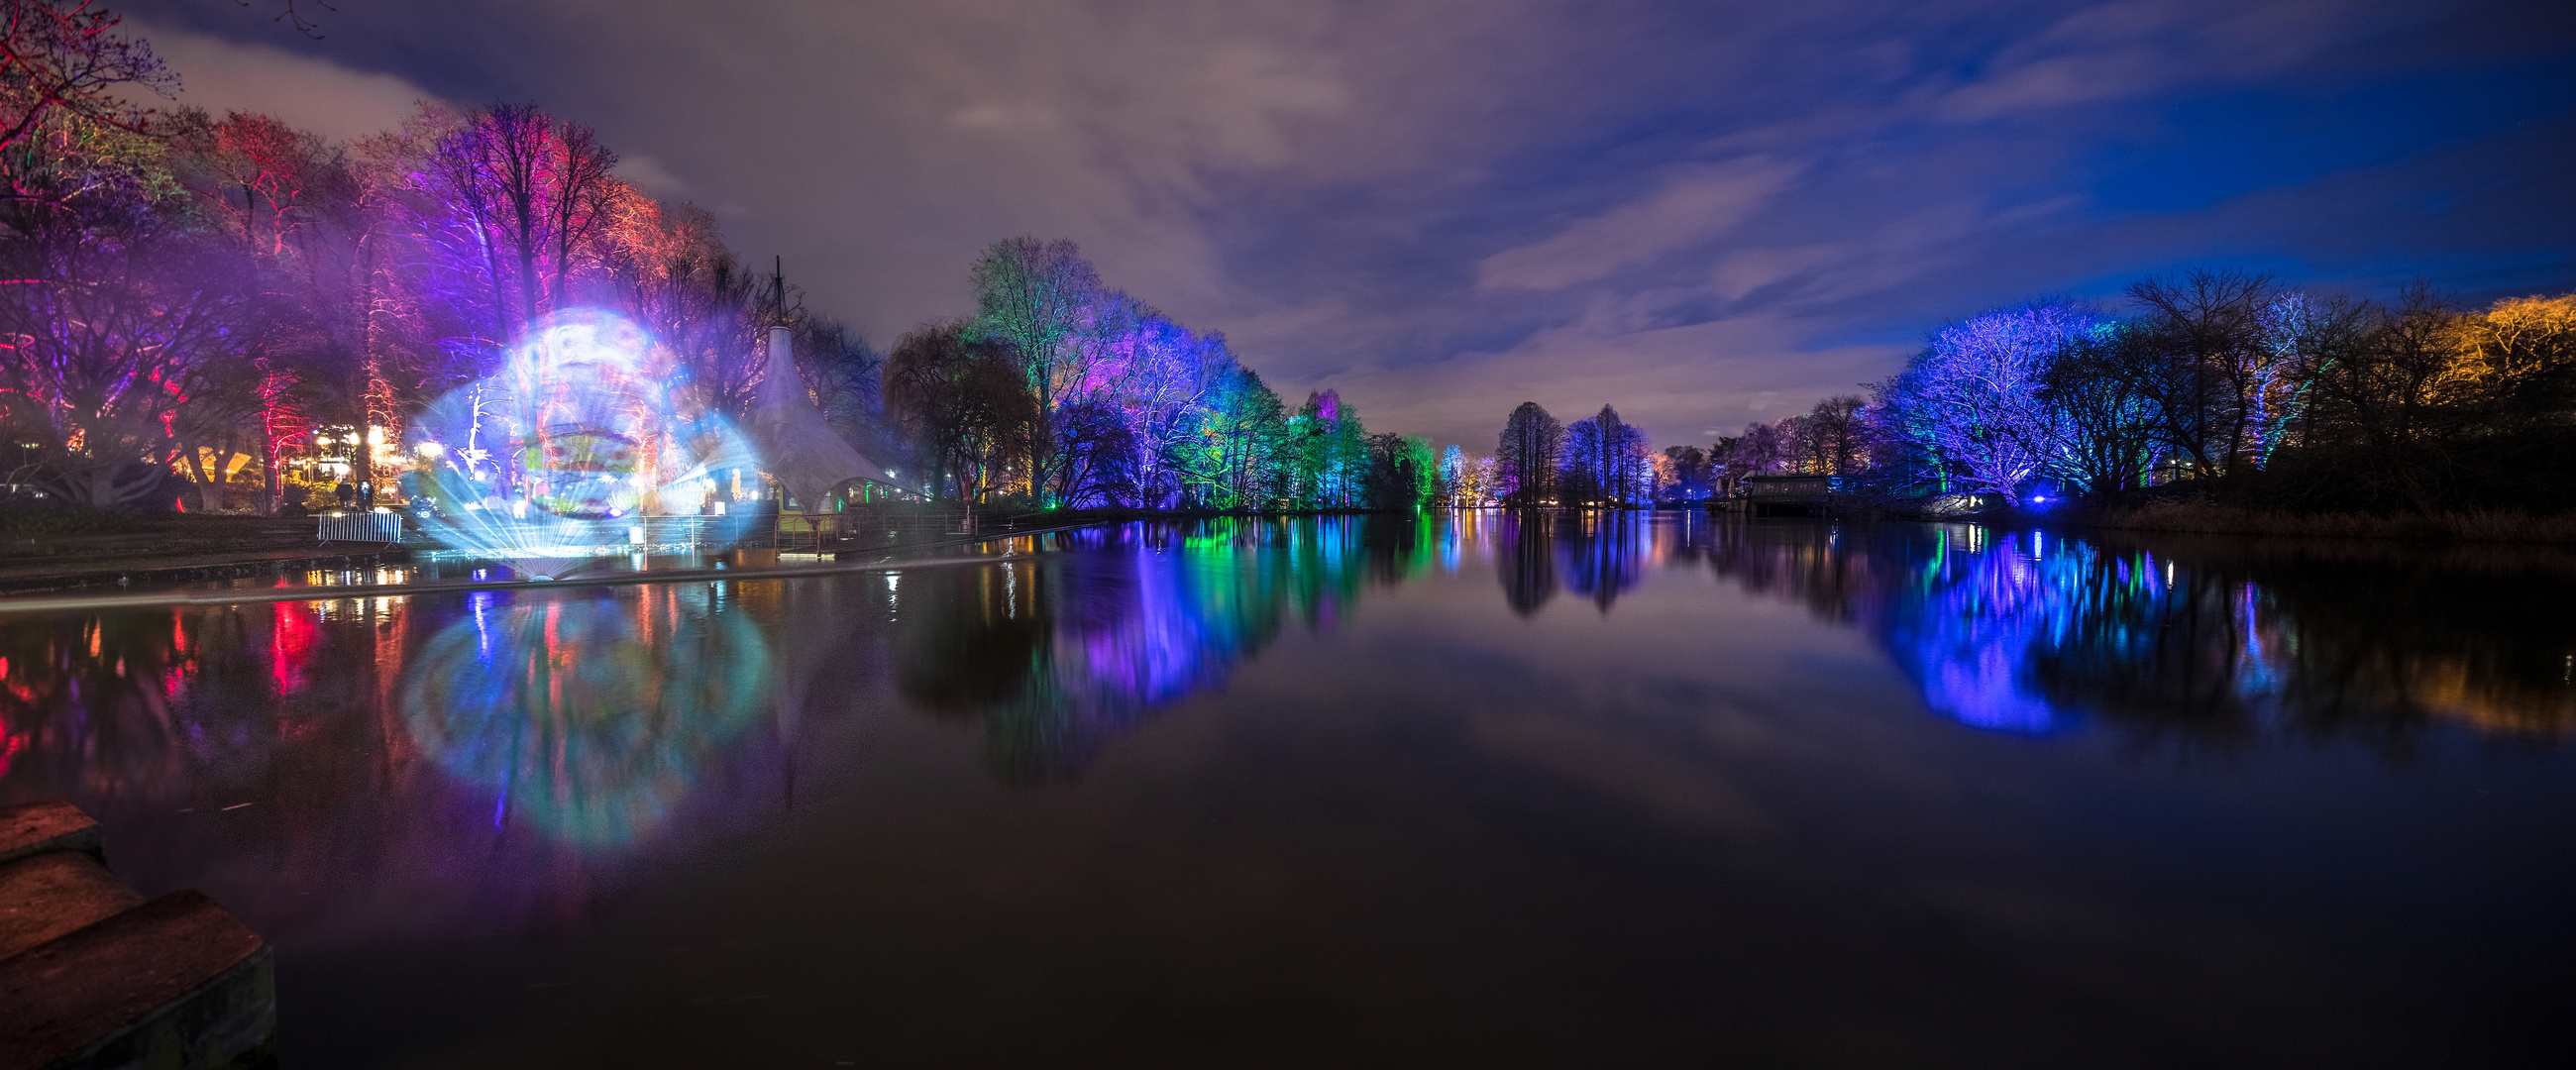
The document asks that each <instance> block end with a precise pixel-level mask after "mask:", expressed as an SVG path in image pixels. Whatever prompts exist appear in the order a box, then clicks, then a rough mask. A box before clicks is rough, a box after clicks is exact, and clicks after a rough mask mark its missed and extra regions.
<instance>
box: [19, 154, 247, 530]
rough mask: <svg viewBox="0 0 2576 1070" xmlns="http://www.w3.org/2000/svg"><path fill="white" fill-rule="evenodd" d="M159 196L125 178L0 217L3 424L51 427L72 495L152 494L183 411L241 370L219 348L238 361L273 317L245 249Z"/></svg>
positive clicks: (119, 499)
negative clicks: (201, 227)
mask: <svg viewBox="0 0 2576 1070" xmlns="http://www.w3.org/2000/svg"><path fill="white" fill-rule="evenodd" d="M165 200H166V197H165V198H154V197H152V196H151V195H150V191H149V190H146V189H142V188H133V187H129V188H126V189H123V190H121V191H118V192H116V193H114V194H110V193H108V192H106V191H93V194H92V195H89V196H84V197H81V198H78V199H75V200H73V201H69V202H64V203H61V204H43V203H35V202H25V201H21V202H15V203H13V204H12V205H10V206H9V208H8V209H7V211H6V212H5V213H0V214H4V215H5V222H6V240H5V241H0V265H5V266H0V270H5V271H6V272H7V277H9V278H11V279H15V280H19V281H17V282H15V283H13V284H12V285H10V286H8V287H6V293H5V299H0V337H7V338H9V339H10V343H11V344H10V348H9V351H8V353H9V360H8V365H7V377H8V378H7V381H6V383H5V393H0V399H5V402H6V406H7V409H8V411H7V413H6V414H5V418H6V420H7V421H8V422H11V423H16V424H19V425H21V426H39V427H44V428H47V429H49V430H50V432H51V433H52V441H53V442H55V443H58V444H60V446H61V448H62V451H63V452H62V454H61V455H60V457H59V459H58V460H57V461H56V462H55V466H54V467H55V475H54V479H53V482H54V483H55V484H56V486H57V487H58V489H59V490H60V491H61V492H62V493H63V494H64V495H65V496H66V497H69V498H71V499H72V500H75V501H80V502H85V503H88V504H92V505H101V506H107V505H132V504H149V503H152V502H155V501H160V500H161V499H160V498H159V494H160V491H161V489H162V487H161V484H162V483H163V481H164V480H165V478H166V476H167V474H168V472H169V471H170V466H171V464H172V462H173V461H174V460H176V459H177V458H176V453H177V450H178V446H177V444H176V440H175V437H174V427H173V424H174V422H175V421H177V420H178V418H179V417H180V415H181V410H182V407H183V406H184V405H186V404H187V403H188V402H189V401H190V400H191V399H192V398H193V397H195V396H196V395H197V394H199V393H200V392H202V391H205V390H207V389H210V388H211V387H212V386H213V385H214V384H215V383H216V382H217V381H219V380H226V379H239V378H240V376H239V373H238V372H237V371H235V370H234V369H233V368H231V367H228V366H227V365H226V358H232V359H234V360H240V359H243V358H245V357H246V355H247V353H248V352H249V351H250V350H252V349H253V348H254V347H255V346H256V345H257V343H258V340H259V339H260V337H261V335H262V334H263V333H264V332H265V330H266V325H267V323H268V322H270V319H271V317H270V315H269V312H270V310H269V308H268V307H267V303H266V301H265V300H264V296H263V294H262V293H261V292H260V288H259V286H258V273H257V271H256V270H254V269H253V267H252V265H250V264H247V263H245V262H244V258H243V256H242V254H241V252H240V249H239V247H238V246H236V245H234V244H232V243H230V242H228V241H224V240H221V239H219V238H216V237H215V236H212V235H208V234H204V233H200V232H198V231H195V230H192V229H190V228H189V227H188V226H187V225H186V224H187V222H188V221H189V219H190V217H189V215H188V214H187V213H185V212H182V211H171V210H168V209H169V206H168V205H167V204H166V203H164V202H165ZM164 504H166V502H165V503H164Z"/></svg>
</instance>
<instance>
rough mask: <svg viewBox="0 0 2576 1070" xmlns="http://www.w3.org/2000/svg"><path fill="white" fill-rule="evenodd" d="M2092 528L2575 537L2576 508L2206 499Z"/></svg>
mask: <svg viewBox="0 0 2576 1070" xmlns="http://www.w3.org/2000/svg"><path fill="white" fill-rule="evenodd" d="M2077 523H2078V524H2079V526H2082V527H2088V528H2109V529H2113V530H2119V531H2166V532H2188V533H2195V534H2208V535H2287V536H2297V537H2305V538H2330V539H2416V540H2423V541H2458V542H2526V543H2576V513H2561V514H2556V515H2550V516H2533V515H2531V514H2529V513H2525V512H2521V511H2518V510H2484V509H2471V510H2461V511H2456V512H2442V513H2432V514H2409V515H2397V516H2373V515H2370V514H2368V513H2292V512H2287V511H2284V510H2275V509H2247V508H2242V507H2238V506H2227V505H2209V504H2204V503H2170V504H2158V505H2145V506H2137V507H2133V508H2125V509H2122V508H2114V509H2106V510H2104V511H2102V512H2099V513H2093V514H2090V515H2087V516H2084V517H2083V518H2081V519H2080V520H2078V521H2077Z"/></svg>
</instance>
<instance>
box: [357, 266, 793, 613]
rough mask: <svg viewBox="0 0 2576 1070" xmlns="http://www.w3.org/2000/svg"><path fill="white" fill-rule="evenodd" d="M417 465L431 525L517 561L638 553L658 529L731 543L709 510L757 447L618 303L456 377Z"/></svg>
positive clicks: (553, 567) (461, 544) (748, 468)
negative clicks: (478, 371) (701, 397)
mask: <svg viewBox="0 0 2576 1070" xmlns="http://www.w3.org/2000/svg"><path fill="white" fill-rule="evenodd" d="M408 444H409V446H410V448H411V452H412V453H413V454H414V455H415V456H416V457H418V458H419V461H420V466H421V467H420V468H419V469H418V470H416V471H414V472H411V473H409V474H408V475H407V476H406V477H405V479H404V484H405V489H406V491H408V492H409V494H410V496H411V498H412V500H413V505H414V509H415V511H416V512H418V513H419V514H420V517H421V526H422V528H423V529H424V530H425V531H427V532H428V533H429V535H430V536H431V537H432V538H434V539H437V540H438V541H439V542H441V543H443V544H445V545H447V546H449V547H452V548H455V549H459V550H465V551H469V552H473V553H476V554H480V555H483V556H488V557H494V558H500V559H504V560H510V561H513V562H534V561H547V562H551V564H549V565H548V566H547V567H546V571H549V572H553V573H556V574H561V573H562V572H563V571H565V570H566V567H567V564H568V563H569V562H571V561H577V560H586V559H590V558H596V557H602V556H606V555H609V554H620V555H623V554H628V553H631V552H633V551H634V550H635V543H636V542H638V541H640V540H639V538H638V532H642V533H644V534H643V536H642V538H651V533H652V532H653V531H654V530H656V529H657V528H659V529H663V530H669V531H674V532H682V533H684V535H681V536H675V537H684V538H685V539H686V540H687V541H688V543H689V544H690V545H692V546H693V547H696V548H700V549H708V548H721V547H720V546H710V545H709V544H710V542H714V543H721V542H722V541H723V539H722V537H721V536H720V535H718V534H717V532H718V531H719V530H721V529H719V528H717V527H716V526H714V525H709V524H705V523H684V522H683V523H671V522H666V523H662V524H652V523H648V522H649V521H652V520H654V519H655V518H679V517H701V516H706V517H713V516H722V515H724V513H725V510H724V509H723V508H722V505H723V498H724V497H725V496H726V492H728V491H729V490H730V489H731V488H733V487H735V486H737V485H740V484H741V483H743V482H744V481H746V480H750V479H756V478H757V473H758V472H759V470H760V465H759V458H758V457H757V456H755V454H754V452H753V450H752V449H751V446H750V444H749V442H748V441H747V440H746V439H745V438H744V437H743V435H742V434H741V433H740V432H739V431H737V430H736V429H735V428H734V426H733V425H732V423H731V422H729V421H727V420H725V419H724V418H723V417H722V416H719V415H717V414H715V413H713V412H710V411H707V409H706V408H705V406H704V405H703V404H701V403H700V402H699V401H698V400H697V399H695V398H694V397H693V395H692V392H691V391H690V390H688V389H687V384H686V382H685V381H682V380H680V379H679V378H678V377H677V375H676V374H675V370H674V369H673V367H672V362H671V361H670V359H669V356H668V353H667V352H666V351H664V350H662V349H661V348H660V347H659V346H657V345H655V344H654V342H653V339H652V337H651V336H650V335H648V334H646V333H645V332H644V331H643V330H642V329H641V328H639V327H637V326H635V325H634V324H633V323H631V322H628V321H627V320H626V319H625V318H623V317H621V316H618V315H616V314H614V313H609V312H601V311H597V310H591V309H583V310H576V311H571V312H565V313H561V314H558V315H556V316H554V317H552V318H551V319H549V320H547V321H546V322H545V323H543V324H542V325H541V326H539V327H537V328H535V329H533V330H531V331H530V332H529V335H528V339H527V341H526V342H525V343H523V344H521V345H520V346H519V347H518V348H517V349H514V350H512V351H511V352H510V355H509V359H508V360H507V361H506V362H505V363H504V365H503V367H502V369H501V371H500V372H499V373H498V374H495V375H492V376H490V377H487V378H484V379H478V380H476V381H474V382H471V383H468V384H466V385H464V386H462V387H459V388H458V389H456V390H455V391H454V392H451V393H449V394H448V395H447V396H446V397H443V398H441V399H439V401H438V402H437V403H436V404H434V405H432V406H430V408H429V410H428V411H427V412H425V413H423V414H422V416H421V418H420V419H419V420H417V421H415V422H414V424H413V426H412V431H411V435H410V441H409V443H408Z"/></svg>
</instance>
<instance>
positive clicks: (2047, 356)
mask: <svg viewBox="0 0 2576 1070" xmlns="http://www.w3.org/2000/svg"><path fill="white" fill-rule="evenodd" d="M2094 322H2095V321H2094V317H2093V316H2092V314H2091V313H2089V312H2087V311H2085V310H2084V309H2082V308H2079V307H2075V306H2071V305H2064V304H2030V305H2023V306H2021V307H2019V308H2013V309H2005V310H2001V311H1996V312H1989V313H1986V314H1985V315H1982V316H1977V317H1975V318H1972V319H1969V320H1967V321H1965V322H1962V323H1956V324H1952V325H1950V326H1948V327H1944V328H1942V329H1941V330H1940V331H1938V332H1935V333H1934V334H1933V336H1932V339H1931V344H1930V345H1929V346H1927V347H1926V348H1925V349H1924V350H1923V352H1921V353H1918V354H1916V355H1915V357H1914V359H1913V360H1912V361H1911V362H1910V363H1908V364H1907V365H1906V368H1905V370H1904V371H1903V372H1902V373H1900V374H1898V375H1897V376H1896V377H1895V378H1893V379H1890V380H1888V381H1887V382H1885V383H1882V384H1880V385H1879V387H1878V393H1879V404H1880V405H1882V406H1884V407H1886V409H1887V410H1888V418H1889V423H1890V425H1891V426H1892V427H1894V428H1895V429H1896V430H1897V431H1898V432H1899V433H1900V434H1902V435H1904V436H1906V437H1907V438H1909V439H1910V440H1912V441H1913V442H1914V443H1915V444H1916V445H1918V446H1920V447H1921V448H1923V449H1924V450H1925V451H1927V452H1928V453H1930V454H1931V455H1932V456H1934V457H1936V458H1938V459H1939V461H1940V462H1941V464H1942V466H1943V468H1944V470H1945V474H1946V475H1947V476H1948V477H1949V478H1950V479H1952V480H1954V481H1955V482H1956V484H1957V488H1956V489H1958V490H1960V491H1964V492H1966V493H1970V494H1994V495H1998V496H2000V497H2002V498H2003V499H2004V501H2005V502H2006V503H2008V504H2019V503H2020V501H2021V493H2022V485H2023V484H2024V483H2025V482H2027V481H2028V480H2030V478H2031V477H2032V476H2034V475H2037V474H2039V473H2040V472H2041V471H2042V469H2043V468H2045V467H2046V466H2048V465H2049V464H2050V463H2051V461H2052V459H2053V458H2054V457H2056V456H2057V453H2056V450H2057V448H2058V446H2059V445H2060V444H2061V443H2062V442H2063V441H2064V439H2065V427H2064V426H2063V424H2064V421H2065V416H2064V414H2063V413H2062V412H2060V411H2058V410H2057V409H2055V408H2054V407H2052V406H2050V405H2049V404H2048V403H2047V402H2046V400H2045V399H2044V398H2043V396H2042V387H2043V386H2044V385H2045V381H2046V377H2047V373H2048V370H2049V367H2050V366H2051V362H2052V361H2054V360H2055V359H2057V357H2058V355H2059V354H2060V353H2061V352H2062V351H2064V350H2065V348H2066V347H2067V345H2068V344H2069V342H2070V340H2072V339H2075V338H2078V337H2081V336H2082V335H2084V334H2085V333H2086V332H2088V331H2090V330H2091V329H2092V328H2093V325H2094Z"/></svg>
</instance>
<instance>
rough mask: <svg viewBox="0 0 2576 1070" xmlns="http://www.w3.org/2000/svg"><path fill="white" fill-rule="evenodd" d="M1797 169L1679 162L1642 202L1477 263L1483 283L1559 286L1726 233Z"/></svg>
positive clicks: (1485, 286)
mask: <svg viewBox="0 0 2576 1070" xmlns="http://www.w3.org/2000/svg"><path fill="white" fill-rule="evenodd" d="M1798 171H1799V168H1798V167H1797V166H1796V165H1793V164H1789V163H1784V162H1782V161H1779V160H1771V159H1762V158H1748V159H1740V160H1730V161H1727V162H1725V163H1718V164H1700V165H1692V166H1687V167H1681V168H1676V169H1675V170H1674V171H1673V172H1672V173H1671V174H1670V175H1669V176H1668V177H1667V178H1666V179H1665V180H1664V182H1663V183H1662V185H1661V186H1660V187H1658V188H1657V189H1656V190H1655V191H1654V192H1653V193H1650V194H1648V195H1646V196H1645V197H1644V198H1642V199H1640V200H1637V201H1635V202H1633V203H1629V204H1624V205H1621V206H1619V207H1617V208H1613V209H1611V210H1610V211H1607V212H1604V213H1602V214H1600V215H1597V216H1593V217H1592V218H1590V219H1586V220H1583V221H1581V222H1578V223H1576V224H1574V225H1573V226H1570V227H1567V228H1565V229H1564V230H1561V231H1558V232H1557V233H1556V234H1555V235H1554V236H1552V237H1549V238H1547V239H1546V240H1544V241H1540V242H1536V243H1533V244H1530V245H1524V246H1521V247H1519V248H1515V249H1507V250H1504V251H1503V252H1499V253H1496V254H1494V255H1492V256H1490V257H1487V258H1485V261H1484V263H1482V264H1479V265H1477V268H1476V287H1477V288H1478V289H1482V290H1497V289H1521V290H1557V289H1563V288H1565V287H1568V286H1574V285H1578V284H1581V283H1586V282H1593V281H1596V280H1599V279H1602V278H1606V277H1608V276H1609V275H1610V274H1612V273H1613V272H1616V271H1618V270H1619V269H1621V268H1624V267H1627V266H1629V265H1631V264H1636V263H1639V262H1641V261H1645V260H1649V259H1652V258H1654V257H1655V256H1657V255H1659V254H1662V253H1667V252H1671V251H1673V250H1675V249H1681V248H1686V247H1689V246H1692V245H1695V244H1698V243H1699V242H1701V241H1704V240H1706V239H1708V238H1709V237H1711V236H1714V235H1717V234H1721V233H1724V232H1725V231H1726V230H1727V229H1728V228H1730V227H1733V226H1735V225H1736V224H1737V223H1740V222H1742V221H1743V220H1744V218H1745V217H1746V216H1749V215H1751V214H1753V212H1754V210H1755V209H1758V208H1760V207H1761V206H1762V205H1763V203H1764V202H1766V201H1769V200H1770V199H1772V197H1774V196H1776V195H1777V194H1778V193H1779V192H1780V191H1781V190H1782V189H1783V188H1784V187H1786V186H1787V185H1788V184H1789V181H1790V180H1791V179H1793V178H1795V177H1797V174H1798Z"/></svg>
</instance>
